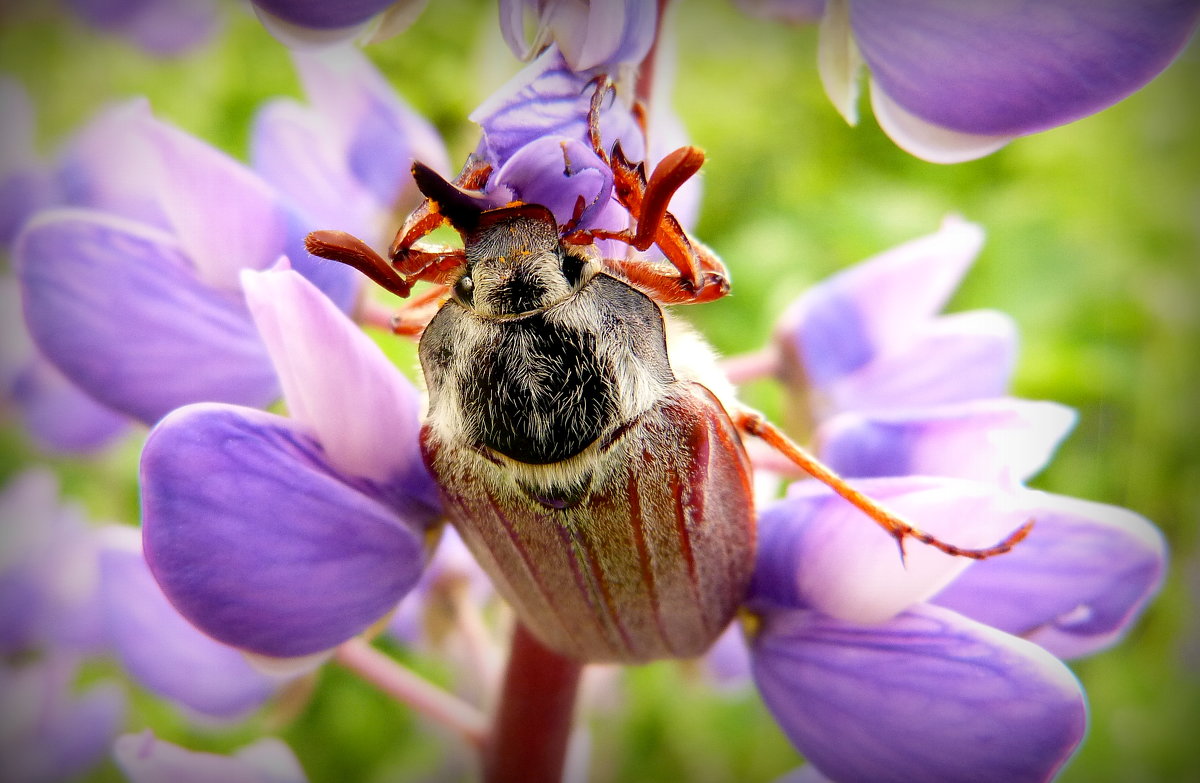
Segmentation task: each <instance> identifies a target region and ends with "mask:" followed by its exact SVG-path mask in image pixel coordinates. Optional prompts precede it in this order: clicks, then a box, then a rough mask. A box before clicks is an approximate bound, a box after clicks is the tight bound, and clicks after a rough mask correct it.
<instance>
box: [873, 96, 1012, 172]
mask: <svg viewBox="0 0 1200 783" xmlns="http://www.w3.org/2000/svg"><path fill="white" fill-rule="evenodd" d="M855 85H857V82H855ZM856 95H857V93H856ZM871 111H873V112H874V113H875V120H876V121H877V122H878V123H879V127H880V128H881V129H882V130H883V132H884V133H886V134H887V135H888V138H890V139H891V140H892V141H893V142H895V144H896V146H897V147H899V148H900V149H902V150H904V151H905V152H907V153H909V154H910V155H915V156H916V157H918V158H921V159H922V160H927V161H929V162H930V163H962V162H964V161H968V160H975V159H976V158H982V157H983V156H985V155H991V154H992V153H993V152H995V151H996V150H998V149H1000V148H1001V147H1003V146H1004V145H1005V144H1008V143H1009V142H1010V141H1012V140H1013V138H1014V137H1013V136H1011V135H1004V134H999V135H997V134H988V135H982V134H977V133H963V132H962V131H955V130H950V129H949V128H944V127H942V126H941V125H934V124H933V123H932V122H927V121H925V120H923V119H921V118H920V117H918V116H917V115H915V114H913V113H912V112H910V111H906V110H905V109H904V107H902V106H901V105H900V104H898V103H896V102H895V101H894V100H892V99H891V98H890V97H889V96H888V94H887V93H885V92H884V91H883V89H882V88H880V87H879V86H878V85H876V84H875V82H874V81H872V82H871Z"/></svg>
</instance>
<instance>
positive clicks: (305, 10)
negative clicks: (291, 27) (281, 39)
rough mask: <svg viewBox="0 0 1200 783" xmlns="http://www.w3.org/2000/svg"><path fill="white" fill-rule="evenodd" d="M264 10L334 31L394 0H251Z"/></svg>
mask: <svg viewBox="0 0 1200 783" xmlns="http://www.w3.org/2000/svg"><path fill="white" fill-rule="evenodd" d="M253 2H254V5H255V6H257V7H258V8H261V9H262V10H264V11H266V12H267V13H269V14H271V15H273V16H276V17H278V18H280V19H283V20H285V21H287V22H290V23H292V24H295V25H300V26H302V27H311V28H314V29H317V30H334V29H338V28H342V27H351V26H353V25H359V24H362V23H363V22H366V21H367V20H369V19H370V18H371V17H373V16H375V14H377V13H379V12H380V11H382V10H383V9H385V8H387V7H388V6H389V5H391V4H392V3H394V2H395V0H344V1H343V2H337V3H330V2H325V1H324V0H253Z"/></svg>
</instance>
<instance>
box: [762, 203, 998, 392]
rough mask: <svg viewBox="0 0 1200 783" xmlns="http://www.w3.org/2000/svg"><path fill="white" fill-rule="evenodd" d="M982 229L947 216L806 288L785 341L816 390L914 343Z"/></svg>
mask: <svg viewBox="0 0 1200 783" xmlns="http://www.w3.org/2000/svg"><path fill="white" fill-rule="evenodd" d="M982 244H983V232H982V231H981V230H980V228H979V227H978V226H976V225H975V224H973V223H967V222H964V221H962V220H958V219H955V218H950V219H947V220H946V221H945V222H944V223H943V225H942V227H941V228H940V229H939V230H938V231H937V232H935V233H933V234H930V235H928V236H925V237H921V238H920V239H915V240H913V241H911V242H906V243H905V244H903V245H899V246H898V247H895V248H892V249H891V250H888V251H886V252H884V253H881V254H879V255H877V256H874V257H873V258H870V259H868V260H867V261H864V262H863V263H861V264H858V265H856V266H854V267H851V268H850V269H848V270H846V271H844V272H841V273H839V274H837V275H834V276H833V277H831V278H829V279H828V280H826V281H824V282H823V283H821V284H820V285H818V286H816V287H814V288H813V289H811V290H810V291H808V292H807V293H806V294H805V295H804V296H803V297H802V298H801V299H800V300H799V301H798V302H797V303H796V305H795V306H794V307H793V309H792V310H791V311H790V312H789V314H788V315H786V316H785V317H784V319H783V323H784V326H783V327H782V328H781V330H780V339H782V340H783V341H784V342H785V345H786V346H787V347H788V350H789V352H794V355H795V357H796V360H797V361H799V362H800V363H801V365H802V367H803V372H804V375H805V377H807V378H809V379H811V381H812V382H813V383H815V384H817V385H825V384H829V383H832V382H833V381H834V380H836V379H838V378H842V377H844V376H846V375H848V374H849V373H851V372H853V371H855V370H857V369H859V368H862V367H864V366H865V365H867V364H868V363H869V362H871V361H872V360H873V359H875V358H876V357H877V356H879V355H881V354H885V353H888V352H889V351H894V350H897V349H898V348H900V347H903V346H906V345H909V344H911V342H912V341H913V339H915V337H916V336H917V335H918V334H919V333H920V332H921V330H922V329H923V328H925V327H926V324H927V323H928V321H929V320H930V319H931V318H932V317H933V316H934V315H936V314H937V313H938V311H940V310H941V309H942V307H943V306H944V305H945V304H946V301H947V300H948V299H949V298H950V295H951V294H953V293H954V290H955V289H956V288H957V287H958V284H959V282H960V281H961V280H962V276H963V275H964V274H965V273H966V271H967V269H968V268H969V267H970V265H971V263H972V262H973V261H974V260H975V256H976V255H977V254H978V253H979V248H980V246H981V245H982Z"/></svg>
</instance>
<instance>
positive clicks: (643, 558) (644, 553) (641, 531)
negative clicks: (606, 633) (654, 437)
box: [628, 470, 675, 654]
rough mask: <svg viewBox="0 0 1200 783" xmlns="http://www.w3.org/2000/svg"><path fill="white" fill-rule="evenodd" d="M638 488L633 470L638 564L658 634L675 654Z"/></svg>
mask: <svg viewBox="0 0 1200 783" xmlns="http://www.w3.org/2000/svg"><path fill="white" fill-rule="evenodd" d="M638 490H639V488H638V476H637V472H636V471H633V470H631V471H630V472H629V489H628V494H629V521H630V524H632V525H633V541H634V544H635V545H636V546H637V553H638V565H639V566H640V568H641V571H642V582H643V583H644V584H645V585H646V590H647V591H648V592H649V594H650V609H651V611H653V612H654V625H655V626H656V627H657V628H658V635H659V637H660V638H661V639H662V642H663V647H665V648H666V649H667V650H668V651H669V652H671V653H672V654H674V653H675V646H674V645H673V644H671V637H670V635H669V634H668V633H667V627H666V625H664V624H663V618H662V610H661V608H660V607H659V602H658V587H657V585H656V584H655V580H654V568H653V566H652V565H651V563H650V548H649V546H648V545H647V544H646V531H645V527H644V525H643V524H642V500H641V494H640V493H639V491H638Z"/></svg>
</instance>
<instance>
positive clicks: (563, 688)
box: [483, 622, 583, 783]
mask: <svg viewBox="0 0 1200 783" xmlns="http://www.w3.org/2000/svg"><path fill="white" fill-rule="evenodd" d="M582 669H583V665H582V664H581V663H579V662H578V661H574V660H571V659H570V658H565V657H563V656H561V655H559V654H558V653H556V652H554V651H552V650H549V649H547V648H546V647H544V646H543V645H542V643H541V642H539V641H538V640H537V639H535V638H534V636H533V634H531V633H529V631H527V630H526V629H525V626H524V625H522V624H521V623H520V622H518V623H517V626H516V628H515V629H514V630H513V639H512V649H511V651H510V653H509V658H508V668H507V670H506V671H505V674H504V685H503V690H502V692H501V694H500V704H499V709H498V710H497V712H496V718H495V721H494V723H493V724H492V731H491V735H490V736H489V737H488V742H487V745H486V746H485V747H484V749H483V779H484V782H485V783H560V781H561V780H562V775H563V763H564V762H565V761H566V757H567V742H568V740H569V739H570V737H571V717H572V712H573V711H574V708H575V693H576V690H577V689H578V686H579V674H580V672H581V670H582Z"/></svg>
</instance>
